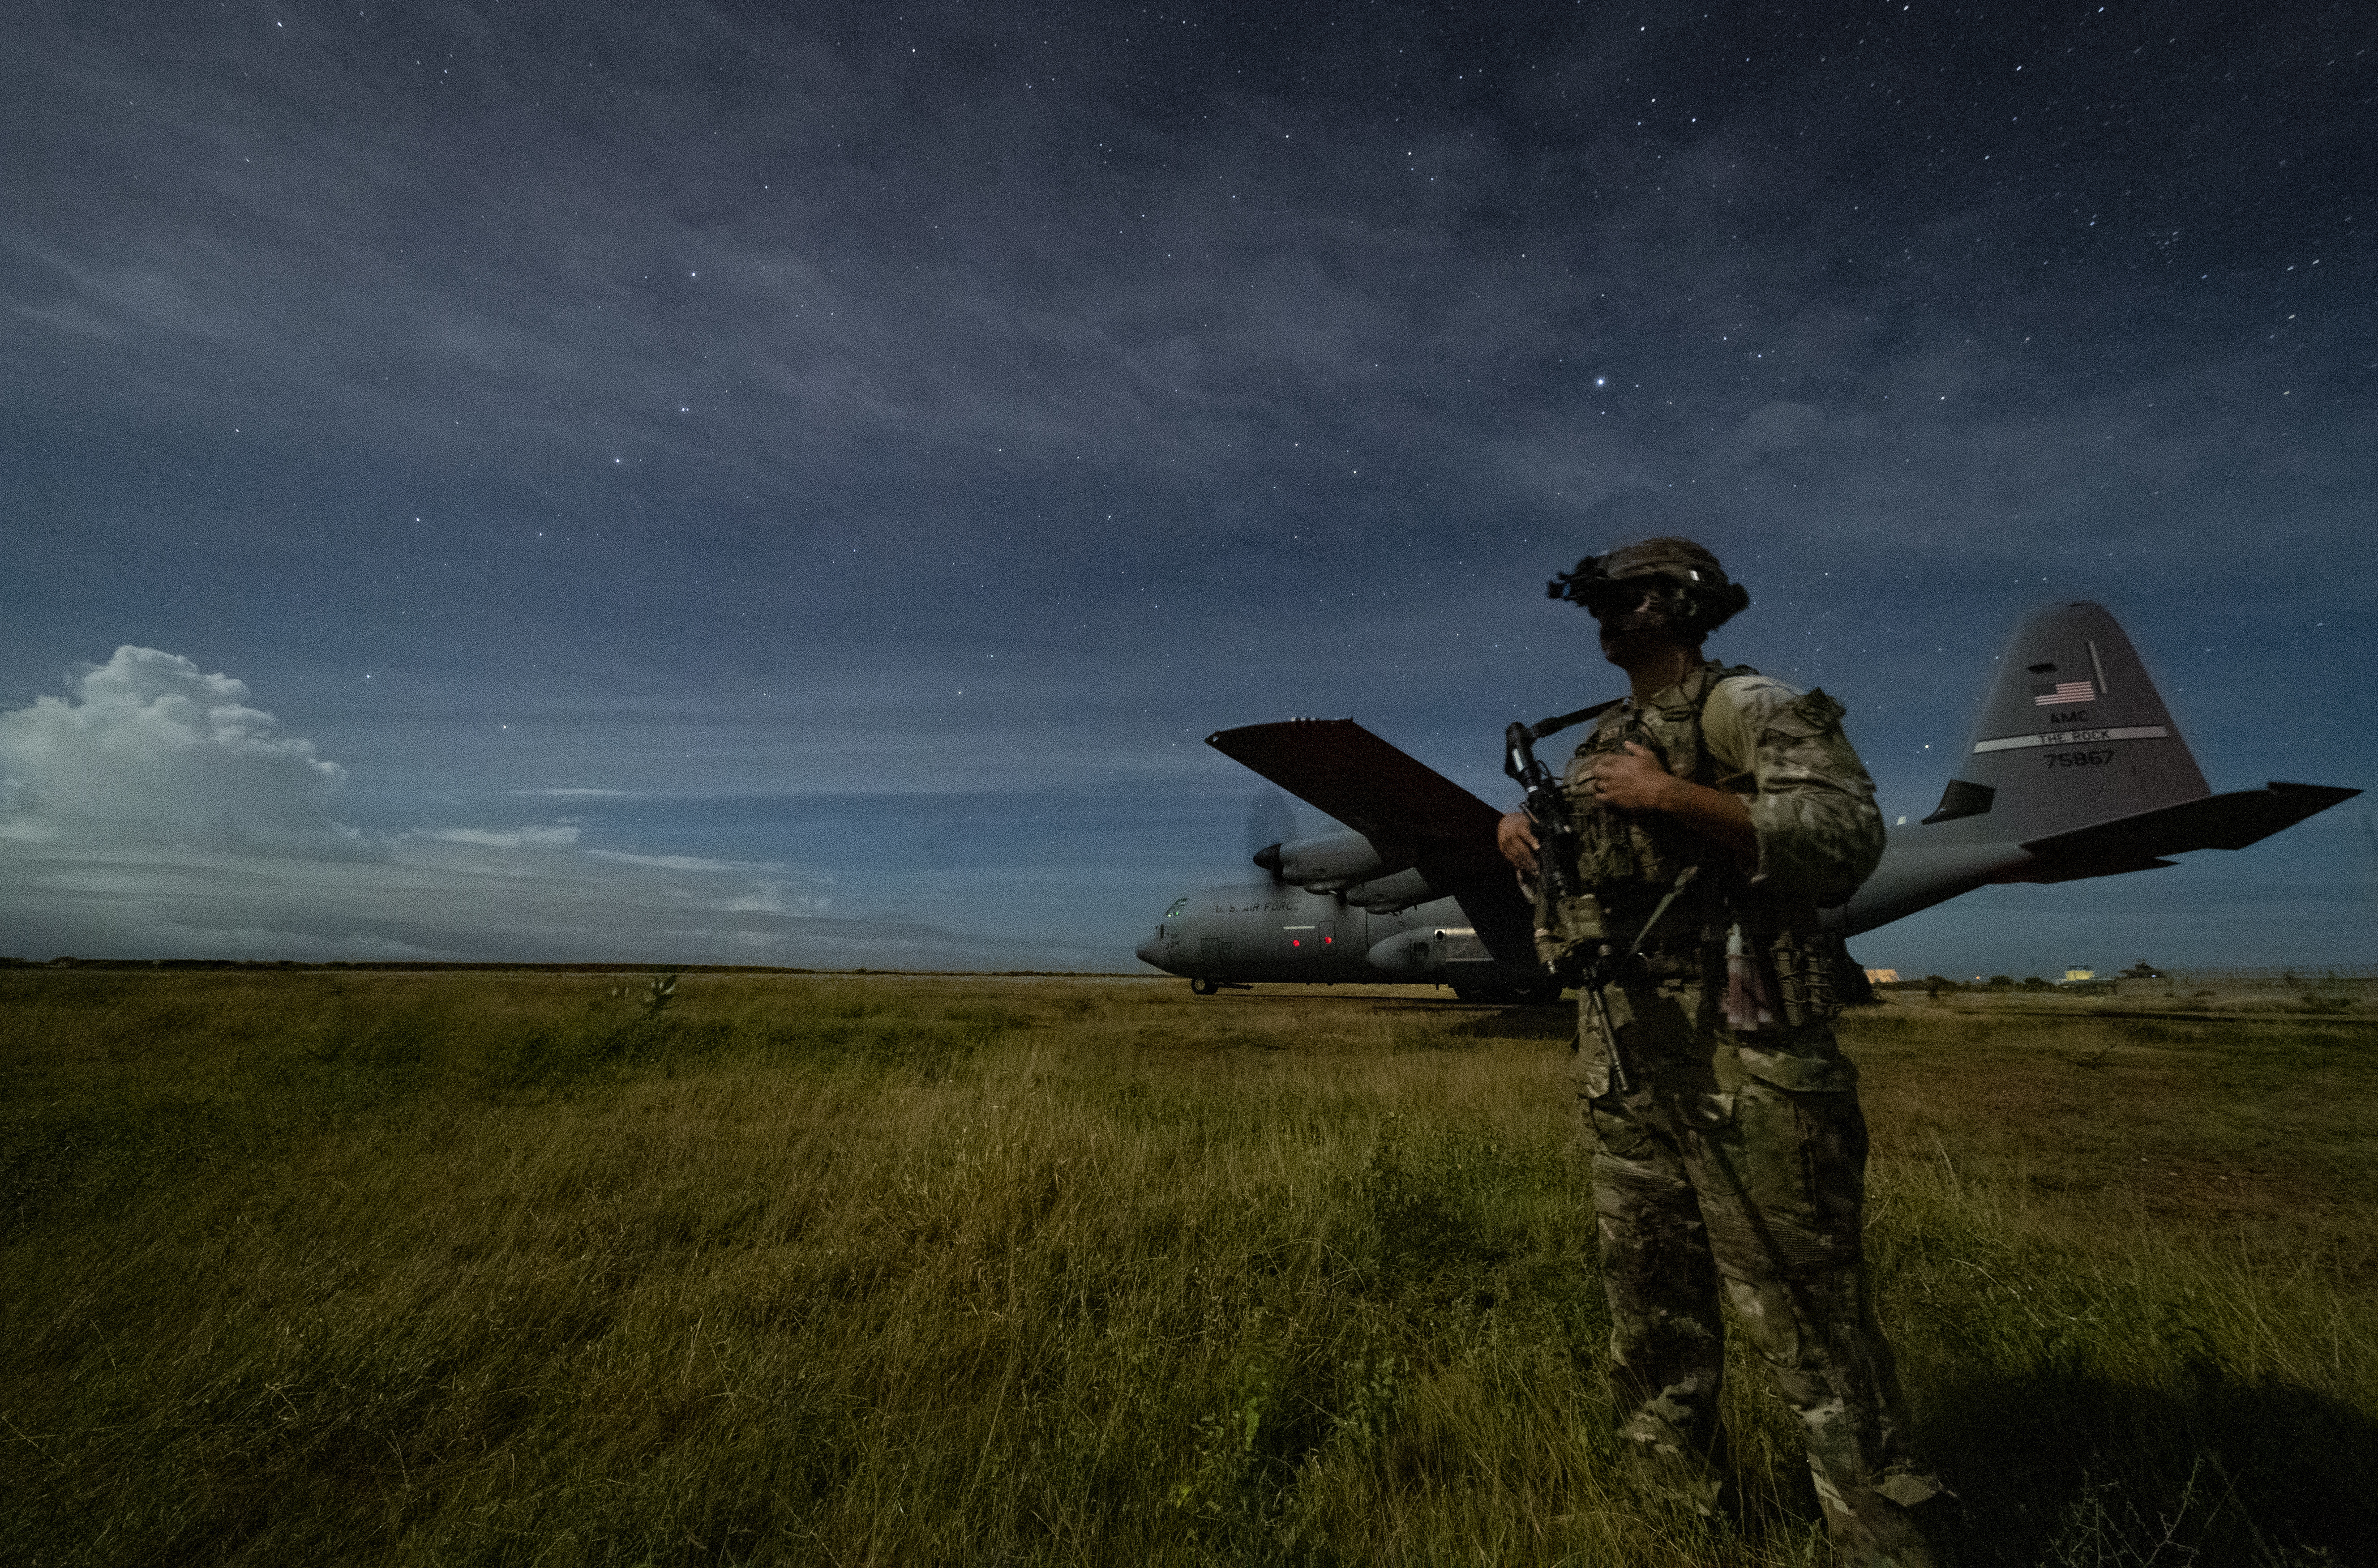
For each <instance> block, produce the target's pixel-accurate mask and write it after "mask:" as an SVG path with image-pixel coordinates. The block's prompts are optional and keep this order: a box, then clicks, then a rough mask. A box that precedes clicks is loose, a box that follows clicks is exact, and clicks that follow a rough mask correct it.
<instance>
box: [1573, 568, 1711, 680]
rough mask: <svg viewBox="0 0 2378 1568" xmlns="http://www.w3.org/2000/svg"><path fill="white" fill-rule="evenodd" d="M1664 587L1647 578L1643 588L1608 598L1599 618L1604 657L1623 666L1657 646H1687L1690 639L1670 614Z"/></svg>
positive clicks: (1656, 581) (1659, 582)
mask: <svg viewBox="0 0 2378 1568" xmlns="http://www.w3.org/2000/svg"><path fill="white" fill-rule="evenodd" d="M1669 604H1670V601H1669V597H1668V593H1667V590H1666V588H1665V586H1664V585H1663V583H1662V582H1661V581H1660V580H1659V579H1657V578H1648V579H1646V580H1645V581H1644V582H1643V584H1642V586H1641V587H1639V588H1637V589H1635V590H1633V591H1632V592H1627V593H1624V594H1621V595H1618V596H1616V597H1615V598H1612V599H1610V600H1609V601H1607V606H1606V608H1605V609H1604V610H1603V613H1602V614H1601V615H1600V616H1597V617H1596V619H1597V620H1598V621H1599V623H1600V625H1601V628H1602V656H1603V658H1605V659H1607V660H1609V661H1610V662H1611V663H1612V664H1620V665H1624V664H1629V663H1631V662H1632V661H1633V660H1635V659H1636V658H1638V657H1639V656H1640V655H1642V654H1643V653H1645V652H1649V651H1651V649H1654V648H1660V647H1666V646H1669V645H1671V644H1674V645H1688V643H1689V640H1688V639H1687V638H1686V637H1685V636H1684V634H1683V631H1682V628H1679V627H1678V626H1677V625H1676V620H1675V616H1673V615H1671V614H1670V613H1669Z"/></svg>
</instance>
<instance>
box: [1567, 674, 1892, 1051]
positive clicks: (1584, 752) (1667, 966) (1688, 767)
mask: <svg viewBox="0 0 2378 1568" xmlns="http://www.w3.org/2000/svg"><path fill="white" fill-rule="evenodd" d="M1758 673H1759V672H1758V671H1757V670H1756V669H1753V668H1752V667H1751V666H1749V665H1747V664H1732V665H1728V664H1719V663H1717V662H1716V661H1715V660H1711V662H1710V663H1708V664H1704V665H1702V666H1701V668H1700V669H1699V671H1698V672H1696V673H1695V674H1694V675H1692V676H1687V677H1686V679H1685V680H1684V681H1683V682H1682V683H1680V690H1679V692H1678V696H1679V697H1680V699H1681V700H1679V701H1678V702H1676V703H1675V704H1674V705H1672V706H1668V707H1663V708H1656V709H1651V710H1648V711H1645V710H1641V709H1638V708H1636V707H1635V706H1634V705H1632V704H1630V703H1627V702H1624V701H1621V702H1615V703H1610V704H1606V705H1604V706H1603V708H1602V709H1600V710H1588V711H1587V712H1585V713H1582V714H1579V715H1577V717H1578V718H1579V719H1583V718H1588V717H1591V718H1592V719H1593V720H1594V721H1595V722H1594V728H1593V732H1592V733H1591V735H1590V736H1587V737H1586V739H1585V740H1584V741H1583V742H1581V743H1580V744H1579V746H1578V748H1577V750H1576V753H1575V754H1574V755H1573V756H1572V757H1571V758H1570V760H1569V763H1568V766H1567V768H1566V769H1565V770H1563V772H1562V777H1561V793H1562V796H1564V798H1566V800H1567V803H1568V809H1569V820H1570V821H1571V822H1572V823H1573V824H1574V825H1575V827H1576V830H1577V838H1578V860H1577V871H1578V876H1579V883H1580V884H1581V885H1582V886H1584V887H1585V888H1587V889H1588V890H1590V892H1589V893H1588V895H1587V896H1586V897H1584V898H1581V899H1575V900H1564V901H1562V903H1563V904H1564V907H1562V908H1560V909H1557V910H1554V911H1540V912H1539V918H1538V922H1537V924H1538V928H1539V930H1538V939H1537V945H1538V952H1539V954H1540V955H1541V956H1542V957H1543V959H1544V961H1545V962H1546V964H1548V965H1550V966H1551V967H1552V968H1553V970H1554V972H1555V973H1556V974H1564V975H1567V976H1570V977H1574V976H1576V975H1577V974H1578V973H1579V961H1580V957H1581V955H1582V954H1585V953H1589V952H1593V951H1596V950H1607V951H1610V952H1617V953H1627V952H1630V950H1631V952H1633V953H1634V957H1633V958H1632V959H1630V962H1633V963H1636V964H1640V965H1641V966H1642V967H1643V968H1644V969H1646V970H1648V971H1649V972H1650V974H1651V976H1675V977H1679V978H1687V977H1688V978H1695V979H1698V980H1699V981H1700V982H1701V983H1702V986H1703V1007H1704V1009H1705V1010H1708V1011H1712V1013H1714V1011H1715V1010H1716V1009H1717V1007H1718V1006H1719V1003H1718V1001H1717V999H1718V998H1719V997H1720V996H1723V995H1726V994H1727V993H1728V991H1729V987H1728V983H1727V975H1728V970H1729V964H1728V954H1727V949H1728V946H1729V942H1730V940H1731V941H1732V945H1734V946H1735V947H1736V948H1738V949H1740V950H1741V951H1739V952H1736V954H1735V960H1736V962H1735V964H1733V965H1732V966H1731V967H1732V968H1733V969H1734V970H1735V971H1736V972H1737V974H1738V973H1739V972H1740V971H1741V970H1742V969H1743V968H1744V964H1743V963H1742V961H1743V960H1746V959H1747V961H1748V967H1749V968H1750V970H1751V971H1752V972H1753V973H1754V974H1755V976H1756V990H1757V992H1758V997H1757V999H1758V1000H1759V1003H1760V1004H1761V1005H1767V1004H1771V1006H1772V1010H1773V1014H1774V1017H1773V1022H1774V1023H1780V1024H1783V1025H1784V1027H1786V1028H1793V1029H1798V1028H1804V1027H1810V1026H1822V1025H1824V1024H1827V1023H1831V1022H1832V1018H1833V1017H1834V1015H1835V1014H1837V1013H1838V1012H1839V1011H1840V1010H1841V993H1842V987H1841V984H1840V980H1841V975H1840V970H1841V966H1842V964H1844V962H1845V958H1844V955H1843V953H1842V951H1841V944H1840V942H1839V941H1838V940H1836V939H1834V938H1832V937H1831V936H1829V935H1827V934H1825V933H1824V932H1823V931H1822V930H1821V929H1820V927H1819V925H1818V922H1817V918H1816V910H1815V908H1814V907H1813V906H1810V907H1808V908H1807V909H1805V910H1803V909H1799V908H1796V907H1791V908H1787V907H1779V906H1777V905H1775V904H1772V903H1771V902H1769V901H1767V900H1765V899H1760V898H1756V897H1751V896H1748V894H1747V890H1746V889H1745V887H1744V879H1743V877H1742V873H1741V868H1740V867H1739V866H1738V865H1737V864H1736V863H1735V859H1734V856H1732V855H1731V854H1729V853H1728V852H1727V851H1725V850H1723V849H1722V848H1720V847H1719V846H1718V845H1716V844H1712V843H1711V842H1710V841H1709V840H1707V839H1704V838H1702V837H1701V836H1699V834H1697V833H1695V832H1692V831H1691V830H1689V829H1688V828H1687V827H1686V826H1685V825H1684V824H1683V823H1681V822H1679V821H1677V820H1675V818H1673V817H1670V816H1668V815H1667V814H1666V813H1664V812H1659V811H1634V812H1627V811H1618V810H1615V809H1613V808H1610V807H1608V806H1605V805H1604V804H1603V803H1602V801H1601V800H1599V799H1598V798H1596V797H1595V796H1594V795H1593V793H1592V791H1591V789H1589V788H1588V787H1587V772H1586V771H1587V769H1588V768H1589V767H1590V766H1591V763H1592V761H1593V760H1594V759H1595V758H1597V757H1601V756H1604V755H1607V754H1609V753H1612V752H1616V751H1623V750H1624V749H1625V748H1627V745H1628V744H1630V743H1632V744H1635V745H1639V746H1641V747H1642V748H1644V749H1645V750H1647V751H1649V752H1651V755H1652V756H1653V757H1654V758H1656V759H1657V760H1659V762H1660V764H1661V766H1663V768H1665V769H1666V770H1667V771H1668V772H1670V773H1672V774H1674V775H1675V776H1676V777H1678V778H1681V779H1686V780H1688V781H1690V782H1691V783H1694V784H1703V785H1706V786H1708V787H1711V788H1714V789H1724V790H1728V791H1730V792H1732V793H1735V794H1738V795H1743V796H1748V795H1751V794H1754V793H1755V792H1756V785H1755V784H1753V782H1752V775H1751V774H1750V773H1749V772H1747V771H1742V770H1737V769H1735V768H1732V767H1730V766H1728V765H1727V763H1726V762H1725V761H1724V760H1723V759H1721V758H1718V757H1717V756H1715V755H1714V754H1712V753H1711V750H1710V748H1709V741H1708V726H1707V713H1708V709H1709V704H1710V701H1711V698H1713V697H1714V696H1715V695H1716V692H1717V688H1718V685H1719V683H1720V682H1721V681H1724V680H1729V679H1731V678H1733V677H1735V676H1755V675H1757V674H1758ZM1820 700H1823V701H1826V702H1828V703H1829V702H1830V700H1829V699H1820ZM1831 711H1832V712H1833V713H1834V714H1836V715H1838V713H1839V712H1840V710H1839V708H1838V707H1837V706H1835V707H1832V710H1831ZM1696 868H1697V869H1696ZM1688 870H1690V871H1691V873H1692V874H1691V876H1690V878H1689V879H1688V878H1687V871H1688ZM1680 890H1681V891H1680ZM1655 916H1656V920H1655V918H1654V917H1655ZM1739 988H1740V987H1739V984H1738V983H1737V984H1736V985H1735V987H1733V989H1735V990H1739ZM1714 1022H1715V1019H1714V1017H1712V1018H1711V1019H1709V1020H1704V1023H1714Z"/></svg>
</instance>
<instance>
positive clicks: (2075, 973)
mask: <svg viewBox="0 0 2378 1568" xmlns="http://www.w3.org/2000/svg"><path fill="white" fill-rule="evenodd" d="M2096 977H2097V972H2096V970H2095V969H2067V970H2066V971H2065V972H2064V983H2065V984H2066V985H2068V986H2069V985H2071V984H2072V982H2073V981H2075V980H2094V979H2096Z"/></svg>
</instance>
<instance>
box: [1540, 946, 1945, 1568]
mask: <svg viewBox="0 0 2378 1568" xmlns="http://www.w3.org/2000/svg"><path fill="white" fill-rule="evenodd" d="M1702 1001H1703V997H1702V988H1701V987H1700V985H1699V983H1698V981H1697V980H1694V979H1669V980H1663V981H1651V980H1648V979H1647V980H1645V981H1642V982H1640V983H1637V984H1630V985H1613V986H1607V987H1602V989H1601V993H1600V996H1599V998H1598V999H1597V998H1595V997H1593V996H1588V997H1587V998H1585V999H1584V1000H1583V1002H1582V1004H1581V1016H1580V1019H1579V1047H1578V1053H1577V1067H1578V1073H1577V1077H1578V1080H1579V1082H1578V1084H1577V1087H1578V1091H1579V1099H1580V1101H1581V1102H1582V1106H1583V1109H1584V1112H1585V1117H1586V1120H1587V1122H1588V1124H1589V1125H1590V1126H1591V1129H1592V1133H1593V1149H1594V1152H1593V1202H1594V1212H1595V1216H1596V1220H1597V1222H1598V1226H1599V1229H1600V1233H1601V1244H1602V1245H1601V1250H1602V1271H1603V1287H1604V1289H1605V1291H1606V1292H1607V1294H1608V1297H1609V1301H1610V1316H1611V1323H1612V1328H1611V1344H1610V1371H1609V1376H1610V1383H1611V1390H1612V1393H1613V1395H1614V1397H1615V1403H1616V1406H1617V1410H1618V1418H1619V1427H1618V1435H1619V1439H1620V1444H1621V1448H1622V1451H1623V1452H1624V1453H1625V1454H1627V1461H1628V1464H1629V1466H1630V1468H1631V1469H1632V1470H1633V1471H1634V1472H1635V1474H1636V1476H1637V1477H1638V1478H1639V1480H1640V1481H1642V1482H1645V1483H1647V1484H1648V1485H1649V1486H1650V1487H1651V1488H1652V1489H1653V1490H1657V1491H1660V1492H1663V1493H1664V1494H1666V1495H1667V1496H1669V1497H1671V1498H1674V1499H1677V1500H1679V1501H1683V1502H1687V1503H1689V1504H1691V1505H1692V1506H1694V1507H1696V1508H1697V1509H1698V1510H1699V1511H1701V1512H1704V1513H1708V1512H1713V1510H1714V1505H1715V1502H1716V1500H1717V1496H1718V1491H1719V1484H1720V1479H1721V1471H1720V1468H1719V1465H1718V1454H1719V1451H1720V1445H1721V1433H1720V1430H1719V1424H1718V1394H1719V1388H1720V1382H1721V1380H1722V1378H1723V1374H1724V1369H1725V1347H1724V1332H1725V1330H1724V1323H1723V1314H1722V1311H1721V1309H1720V1302H1721V1300H1722V1299H1723V1301H1724V1302H1726V1303H1728V1304H1730V1305H1731V1306H1732V1307H1733V1309H1734V1316H1735V1322H1736V1323H1738V1324H1739V1325H1740V1327H1741V1330H1742V1332H1743V1333H1745V1334H1747V1335H1748V1336H1749V1338H1750V1342H1751V1346H1752V1347H1753V1348H1754V1349H1755V1350H1756V1351H1757V1352H1758V1354H1759V1359H1761V1360H1762V1361H1763V1362H1764V1363H1765V1364H1766V1367H1767V1371H1768V1376H1769V1377H1770V1378H1771V1380H1772V1382H1773V1383H1774V1386H1775V1388H1776V1391H1777V1392H1778V1393H1779V1394H1782V1395H1783V1397H1784V1403H1785V1404H1787V1405H1788V1406H1791V1409H1792V1413H1793V1414H1794V1415H1795V1416H1796V1417H1797V1418H1799V1422H1800V1426H1801V1429H1802V1430H1803V1431H1804V1432H1805V1433H1806V1435H1807V1440H1808V1467H1809V1471H1810V1473H1811V1474H1812V1476H1813V1477H1814V1478H1815V1480H1816V1488H1817V1494H1818V1497H1819V1499H1820V1502H1821V1503H1822V1505H1823V1508H1824V1512H1825V1517H1826V1523H1827V1525H1828V1526H1829V1527H1830V1528H1831V1531H1832V1537H1833V1540H1834V1543H1835V1546H1836V1549H1837V1550H1838V1551H1839V1552H1840V1554H1841V1556H1842V1558H1843V1560H1844V1561H1845V1562H1852V1563H1857V1564H1861V1565H1878V1568H1879V1565H1882V1564H1896V1565H1899V1568H1916V1565H1919V1564H1920V1565H1926V1568H1928V1565H1929V1564H1931V1563H1933V1562H1936V1561H1937V1560H1936V1558H1935V1557H1934V1556H1933V1554H1932V1552H1931V1550H1930V1549H1929V1548H1928V1546H1927V1544H1926V1542H1925V1539H1924V1537H1923V1534H1922V1532H1921V1530H1920V1528H1919V1527H1918V1526H1917V1525H1916V1521H1915V1519H1914V1517H1913V1516H1912V1515H1911V1513H1910V1510H1911V1509H1913V1508H1914V1507H1915V1506H1916V1505H1917V1504H1920V1503H1922V1502H1925V1501H1927V1500H1928V1499H1929V1498H1931V1497H1932V1496H1934V1495H1935V1494H1936V1493H1938V1492H1939V1491H1940V1483H1939V1482H1938V1481H1937V1480H1935V1479H1934V1478H1932V1477H1931V1476H1930V1475H1928V1474H1927V1473H1925V1472H1924V1471H1922V1470H1920V1469H1918V1468H1916V1466H1915V1465H1914V1463H1913V1462H1912V1459H1911V1457H1910V1454H1909V1453H1908V1435H1907V1418H1906V1415H1905V1412H1904V1406H1903V1403H1902V1399H1901V1395H1900V1390H1899V1378H1898V1373H1897V1371H1896V1369H1895V1368H1894V1366H1893V1363H1892V1354H1891V1347H1890V1344H1889V1343H1888V1342H1887V1341H1886V1340H1885V1339H1884V1337H1883V1335H1882V1330H1881V1328H1880V1325H1879V1324H1878V1323H1877V1322H1876V1321H1875V1315H1874V1305H1873V1299H1872V1293H1871V1291H1870V1289H1869V1287H1868V1277H1867V1272H1866V1263H1865V1254H1864V1249H1863V1245H1862V1242H1861V1239H1860V1229H1861V1226H1862V1223H1863V1215H1864V1208H1865V1197H1866V1153H1867V1138H1866V1120H1865V1118H1864V1116H1863V1115H1862V1114H1861V1113H1860V1111H1859V1109H1858V1103H1857V1071H1856V1068H1855V1067H1854V1066H1853V1065H1852V1064H1851V1063H1850V1062H1849V1060H1848V1059H1846V1058H1844V1056H1842V1055H1841V1053H1840V1051H1839V1050H1838V1049H1837V1048H1836V1047H1835V1046H1834V1043H1833V1039H1832V1032H1831V1031H1830V1030H1829V1029H1822V1028H1819V1029H1801V1030H1792V1031H1782V1030H1776V1031H1762V1032H1760V1033H1759V1034H1756V1035H1740V1036H1737V1035H1734V1034H1732V1033H1731V1032H1729V1031H1726V1030H1724V1029H1723V1028H1719V1027H1717V1026H1715V1024H1714V1023H1713V1022H1712V1021H1711V1017H1710V1015H1709V1014H1707V1013H1705V1012H1704V1011H1703V1009H1702ZM1754 1042H1755V1043H1754ZM1614 1060H1615V1069H1614Z"/></svg>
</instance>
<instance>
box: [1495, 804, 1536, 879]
mask: <svg viewBox="0 0 2378 1568" xmlns="http://www.w3.org/2000/svg"><path fill="white" fill-rule="evenodd" d="M1495 848H1496V849H1499V850H1501V851H1502V852H1503V858H1504V859H1506V860H1507V861H1509V862H1510V863H1511V864H1512V865H1514V866H1516V867H1518V868H1519V871H1520V873H1521V874H1522V875H1524V876H1531V877H1532V876H1534V875H1535V874H1536V825H1535V824H1534V823H1533V822H1531V821H1530V820H1528V814H1527V813H1526V812H1525V811H1511V812H1507V813H1506V814H1505V815H1504V818H1503V820H1501V821H1500V822H1497V823H1496V824H1495Z"/></svg>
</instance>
